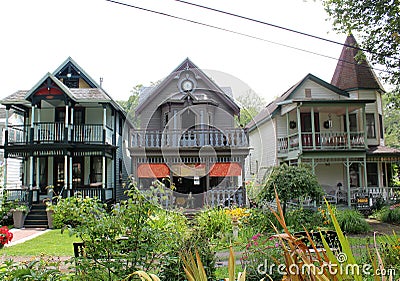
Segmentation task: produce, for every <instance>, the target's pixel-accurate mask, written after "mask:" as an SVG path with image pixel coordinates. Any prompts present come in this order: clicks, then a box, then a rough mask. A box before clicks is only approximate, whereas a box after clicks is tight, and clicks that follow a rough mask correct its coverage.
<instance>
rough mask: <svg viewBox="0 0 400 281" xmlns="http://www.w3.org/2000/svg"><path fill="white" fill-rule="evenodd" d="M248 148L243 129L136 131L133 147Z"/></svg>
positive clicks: (132, 140) (133, 136)
mask: <svg viewBox="0 0 400 281" xmlns="http://www.w3.org/2000/svg"><path fill="white" fill-rule="evenodd" d="M205 145H210V146H213V147H247V146H248V143H247V136H246V133H245V132H244V131H243V130H241V129H230V130H224V131H217V130H188V131H179V130H172V131H134V132H133V133H132V136H131V147H147V148H161V147H202V146H205Z"/></svg>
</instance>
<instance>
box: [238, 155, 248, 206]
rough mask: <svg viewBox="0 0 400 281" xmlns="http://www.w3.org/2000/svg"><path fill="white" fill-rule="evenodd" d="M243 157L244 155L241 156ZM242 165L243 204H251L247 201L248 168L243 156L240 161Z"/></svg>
mask: <svg viewBox="0 0 400 281" xmlns="http://www.w3.org/2000/svg"><path fill="white" fill-rule="evenodd" d="M241 158H242V157H241ZM240 165H241V166H242V194H243V205H245V206H247V207H248V206H250V202H247V196H246V195H247V193H246V169H245V162H244V159H243V158H242V159H241V161H240Z"/></svg>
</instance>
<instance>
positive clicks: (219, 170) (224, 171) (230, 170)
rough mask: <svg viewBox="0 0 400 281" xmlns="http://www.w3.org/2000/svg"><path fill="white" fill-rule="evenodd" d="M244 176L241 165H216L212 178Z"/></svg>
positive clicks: (212, 171) (211, 173)
mask: <svg viewBox="0 0 400 281" xmlns="http://www.w3.org/2000/svg"><path fill="white" fill-rule="evenodd" d="M241 174H242V167H241V166H240V164H239V163H215V164H214V165H212V167H211V171H210V177H227V176H228V177H235V176H236V177H237V176H240V175H241Z"/></svg>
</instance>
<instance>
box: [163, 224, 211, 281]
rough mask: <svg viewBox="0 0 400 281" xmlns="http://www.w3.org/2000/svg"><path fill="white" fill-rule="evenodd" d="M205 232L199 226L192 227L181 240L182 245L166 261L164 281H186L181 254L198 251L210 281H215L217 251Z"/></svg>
mask: <svg viewBox="0 0 400 281" xmlns="http://www.w3.org/2000/svg"><path fill="white" fill-rule="evenodd" d="M203 230H204V229H200V228H198V227H197V226H194V227H192V228H191V229H190V231H189V234H188V235H187V236H185V237H184V239H181V240H180V244H177V245H176V247H174V248H173V252H171V254H170V255H169V256H168V257H167V258H166V259H165V260H166V262H167V263H166V265H165V266H164V269H163V271H162V273H161V274H160V277H161V278H162V280H174V281H186V280H187V278H186V275H185V272H184V270H183V261H182V257H181V254H184V253H187V252H191V253H195V251H196V250H197V251H198V253H199V255H200V258H201V261H202V263H203V266H204V270H205V272H206V275H207V277H208V280H215V276H216V275H215V271H216V268H215V262H216V257H215V251H214V250H213V246H212V243H211V240H210V239H209V238H208V237H207V236H206V235H204V233H203V232H202V231H203Z"/></svg>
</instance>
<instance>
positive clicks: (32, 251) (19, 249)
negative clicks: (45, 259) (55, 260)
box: [0, 229, 80, 256]
mask: <svg viewBox="0 0 400 281" xmlns="http://www.w3.org/2000/svg"><path fill="white" fill-rule="evenodd" d="M78 241H80V240H79V239H78V238H76V237H74V236H72V237H70V236H69V235H68V233H67V232H64V233H63V234H61V230H59V229H56V230H51V231H48V232H46V233H44V234H42V235H40V236H38V237H36V238H34V239H32V240H28V241H26V242H24V243H21V244H17V245H15V246H11V247H4V248H3V249H2V250H1V251H0V254H2V255H6V256H39V255H41V254H44V255H49V256H73V255H74V247H73V245H72V243H73V242H78Z"/></svg>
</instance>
